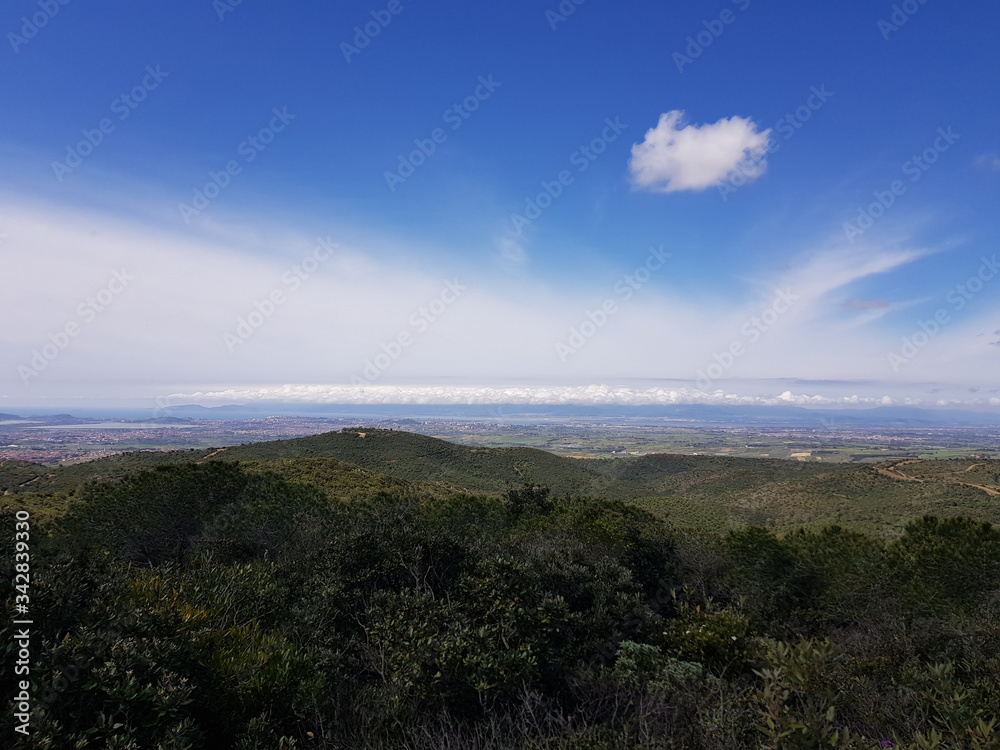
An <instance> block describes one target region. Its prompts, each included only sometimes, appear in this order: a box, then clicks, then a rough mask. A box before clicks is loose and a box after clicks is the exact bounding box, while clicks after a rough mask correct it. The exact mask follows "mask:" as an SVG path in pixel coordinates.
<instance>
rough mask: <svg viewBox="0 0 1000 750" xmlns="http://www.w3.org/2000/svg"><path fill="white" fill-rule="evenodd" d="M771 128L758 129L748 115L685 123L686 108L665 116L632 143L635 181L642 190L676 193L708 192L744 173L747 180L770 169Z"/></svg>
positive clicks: (631, 165)
mask: <svg viewBox="0 0 1000 750" xmlns="http://www.w3.org/2000/svg"><path fill="white" fill-rule="evenodd" d="M770 134H771V131H770V129H768V130H764V131H758V130H757V125H756V123H754V122H753V121H751V120H750V119H747V118H743V117H729V118H723V119H721V120H719V121H718V122H716V123H713V124H705V125H684V112H682V111H681V110H673V111H671V112H666V113H664V114H662V115H660V121H659V123H658V124H657V126H656V127H655V128H651V129H650V130H648V131H647V132H646V138H645V140H643V142H642V143H637V144H635V145H634V146H632V159H631V161H630V162H629V169H630V171H631V173H632V184H633V186H634V187H636V188H639V189H641V190H649V191H652V192H661V193H671V192H675V191H678V190H704V189H705V188H710V187H713V186H715V185H719V184H721V183H722V182H723V181H724V180H726V178H727V177H729V176H730V175H732V174H734V173H736V172H739V173H740V174H742V175H743V176H744V177H745V178H746V179H747V180H748V181H750V180H754V179H756V178H757V177H759V176H760V175H762V174H763V173H764V171H765V169H766V168H767V160H766V158H765V154H766V152H767V147H768V140H769V138H770Z"/></svg>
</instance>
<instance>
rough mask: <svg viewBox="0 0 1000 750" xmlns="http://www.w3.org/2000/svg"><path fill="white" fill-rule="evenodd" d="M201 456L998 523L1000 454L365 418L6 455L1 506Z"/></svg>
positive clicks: (452, 485)
mask: <svg viewBox="0 0 1000 750" xmlns="http://www.w3.org/2000/svg"><path fill="white" fill-rule="evenodd" d="M206 461H212V462H215V461H222V462H233V461H238V462H241V463H243V464H245V465H246V466H247V468H250V469H251V470H260V471H263V470H267V471H271V472H275V473H277V474H279V475H281V476H282V477H284V478H285V479H288V480H291V481H295V482H300V483H305V484H310V485H314V486H317V487H319V488H320V489H322V490H324V492H326V494H327V495H328V496H329V497H332V498H338V499H344V500H351V499H357V498H360V497H369V496H371V495H373V494H377V493H380V492H389V493H405V492H408V491H419V492H423V493H425V494H428V495H431V496H444V495H450V494H456V493H460V492H472V493H477V494H485V495H492V496H497V495H501V494H503V493H505V492H507V491H508V490H511V489H516V488H518V487H522V486H525V485H543V486H547V487H549V488H551V490H552V492H553V494H554V495H555V496H558V497H566V496H592V497H606V498H609V499H616V500H624V501H628V502H632V503H634V504H636V505H639V506H641V507H643V508H645V509H646V510H648V511H650V512H651V513H653V514H654V515H656V516H659V517H661V518H665V519H668V520H670V521H671V522H673V523H675V524H678V525H694V526H703V527H709V528H731V527H738V526H743V525H761V526H767V527H771V528H776V529H784V528H791V527H800V526H810V525H815V524H823V523H839V524H841V525H845V526H849V527H854V528H856V529H858V530H860V531H867V532H877V533H887V534H890V535H894V534H896V533H898V532H899V531H900V530H901V529H902V527H903V526H904V525H905V524H906V523H907V522H908V521H910V520H912V519H914V518H919V517H921V516H923V515H927V514H933V515H938V516H941V517H950V516H956V515H966V516H969V517H972V518H975V519H979V520H983V521H989V522H991V523H1000V461H978V462H973V461H971V460H956V459H952V460H937V461H930V460H927V461H905V462H887V463H883V464H864V465H859V464H829V463H818V462H816V463H811V462H810V463H803V462H797V461H787V460H781V459H754V458H732V457H724V456H687V455H676V454H652V455H646V456H630V457H623V458H618V459H607V460H589V461H585V460H579V459H571V458H562V457H559V456H556V455H554V454H551V453H548V452H545V451H541V450H537V449H533V448H477V447H468V446H462V445H456V444H454V443H449V442H446V441H444V440H439V439H436V438H432V437H426V436H424V435H417V434H414V433H409V432H402V431H394V430H373V429H346V430H342V431H340V432H328V433H324V434H321V435H314V436H310V437H304V438H296V439H292V440H277V441H271V442H265V443H253V444H247V445H240V446H233V447H229V448H221V449H208V450H196V449H193V450H185V451H170V452H134V453H125V454H120V455H116V456H111V457H107V458H101V459H97V460H95V461H90V462H86V463H80V464H73V465H68V466H60V467H56V468H52V467H45V466H39V465H36V464H30V463H26V462H3V463H0V493H2V494H3V495H4V496H6V498H5V501H4V504H5V505H8V506H9V505H12V504H14V505H17V506H18V507H30V508H38V509H47V510H48V511H50V512H53V513H59V512H61V510H63V509H64V507H65V504H66V502H67V501H68V499H70V498H72V497H73V496H75V494H76V493H77V492H78V491H79V489H80V488H81V487H82V486H83V485H84V484H85V483H87V482H94V481H97V482H102V481H114V480H118V479H121V478H123V477H125V476H127V475H130V474H132V473H134V472H136V471H139V470H142V469H150V468H154V467H157V466H163V465H167V464H190V463H195V464H198V463H203V462H206Z"/></svg>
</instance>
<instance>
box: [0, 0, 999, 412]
mask: <svg viewBox="0 0 1000 750" xmlns="http://www.w3.org/2000/svg"><path fill="white" fill-rule="evenodd" d="M567 11H572V12H567ZM998 28H1000V7H998V6H997V5H996V4H995V3H988V2H985V1H982V0H977V1H975V2H969V3H963V4H961V5H960V6H957V7H954V6H952V5H946V4H944V3H941V2H939V0H928V1H927V2H925V3H920V2H919V0H910V2H908V3H900V4H895V5H894V4H893V3H890V2H886V3H880V2H864V3H863V2H859V1H858V2H854V1H848V2H842V3H826V4H821V5H804V6H802V7H796V8H794V9H793V10H789V8H788V7H787V6H784V7H774V6H773V5H769V4H765V3H763V2H760V0H738V1H737V2H730V1H729V0H726V1H725V2H721V1H715V2H695V3H688V4H683V5H681V4H663V3H654V2H633V3H628V4H625V5H621V4H611V3H607V2H602V1H601V0H585V2H582V3H580V4H579V5H577V4H575V3H573V2H571V0H566V2H563V3H562V4H561V5H560V4H559V3H558V2H542V3H526V2H517V1H515V2H509V3H505V4H494V5H490V6H478V5H477V6H469V5H467V4H460V3H449V2H437V3H433V4H431V3H427V2H421V0H396V1H394V2H392V3H390V2H388V0H387V1H386V2H381V1H380V2H372V3H368V2H343V3H338V4H336V5H335V6H333V7H325V6H321V5H319V4H316V6H313V7H308V6H299V5H297V4H285V5H278V4H274V3H263V2H260V1H259V0H244V1H243V2H242V3H240V4H238V5H235V4H233V3H232V0H219V2H215V3H213V2H210V1H209V0H198V1H197V2H195V1H191V0H180V1H177V2H172V3H165V2H160V3H157V2H152V3H145V4H142V5H141V6H136V5H135V4H132V3H123V2H107V3H103V4H101V7H92V6H90V5H87V4H85V3H82V2H78V1H77V0H69V1H68V2H65V4H64V3H62V2H60V0H42V1H41V2H39V1H38V0H35V1H34V2H25V1H23V0H16V1H15V2H12V3H9V4H8V5H7V6H5V8H4V10H3V12H2V13H0V33H3V35H4V40H0V41H2V44H0V66H2V70H3V75H2V77H0V87H2V90H3V101H4V102H5V103H6V106H5V111H4V114H5V116H4V118H3V119H2V121H0V157H2V159H3V162H4V166H5V168H4V170H3V172H2V177H0V199H2V205H0V234H2V235H3V237H2V241H0V257H2V267H3V273H2V274H0V295H2V301H0V305H2V307H0V309H2V311H3V320H4V325H3V327H2V331H0V373H2V374H0V408H4V404H8V405H10V408H11V409H15V410H16V408H17V407H19V406H21V405H24V404H29V403H30V404H42V403H46V402H52V403H55V402H57V401H59V400H60V399H62V400H66V399H116V398H117V399H138V400H140V401H141V400H144V399H145V400H151V399H154V398H156V397H158V396H159V397H164V396H169V397H171V398H174V399H177V400H194V399H195V395H196V394H197V398H198V399H200V400H202V401H204V402H206V403H208V402H213V403H214V402H219V401H220V400H226V399H235V400H239V399H247V398H270V397H275V398H277V397H279V396H281V397H289V394H293V393H294V394H295V398H300V399H317V400H323V399H332V400H338V401H366V400H393V399H398V400H413V399H423V400H448V399H452V400H477V399H495V400H505V399H508V400H509V399H511V398H531V399H535V400H538V399H542V398H546V399H552V400H559V399H564V400H567V399H568V400H573V399H584V400H587V399H590V400H600V399H602V398H609V399H610V398H617V399H621V400H625V401H628V400H629V399H631V400H633V401H635V402H643V400H644V399H645V400H646V401H652V402H658V403H659V402H664V401H666V402H687V401H693V402H704V403H714V402H720V401H726V402H729V403H732V402H734V401H740V402H746V403H772V402H785V403H787V402H791V403H806V404H813V403H815V404H819V403H822V404H824V405H829V404H831V403H849V404H850V403H864V404H873V403H918V404H934V403H937V402H940V401H942V400H945V401H952V402H960V403H967V404H973V405H978V406H983V407H989V406H990V405H991V404H992V405H993V406H998V405H1000V392H998V391H997V390H996V388H997V387H998V386H1000V383H998V382H997V377H996V373H997V372H998V367H997V365H998V363H1000V304H998V299H1000V297H998V294H997V290H998V289H1000V271H998V270H994V269H995V260H993V259H994V257H995V254H996V253H997V251H998V247H997V237H998V236H1000V212H998V211H997V210H996V209H997V204H998V198H1000V136H998V133H1000V128H998V125H1000V96H998V93H1000V91H998V83H997V78H996V71H997V70H998V69H1000V48H998V46H997V45H996V43H995V38H996V31H997V29H998ZM358 29H359V30H360V31H358ZM366 29H367V33H366ZM372 32H377V34H372ZM88 141H90V142H89V143H88ZM95 142H96V143H95ZM206 194H207V197H199V196H206ZM553 196H554V197H553ZM539 203H541V204H543V205H542V206H541V207H540V208H539V209H537V210H536V209H535V208H534V207H535V206H538V205H539ZM115 274H117V276H116V275H115ZM994 276H997V277H998V278H996V279H994ZM91 300H92V301H91ZM587 387H591V390H589V391H587V390H586V389H587ZM602 388H603V390H602ZM456 389H457V390H456ZM511 389H521V390H511ZM532 389H534V390H532ZM539 389H547V390H539ZM581 389H583V390H581ZM608 389H618V390H617V391H614V392H615V393H616V394H617V395H615V396H609V395H607V394H609V393H610V392H611V391H609V390H608ZM582 393H586V394H587V395H586V396H582V395H581V394H582ZM525 394H528V395H525ZM595 394H596V395H595ZM601 394H604V395H603V396H602V395H601Z"/></svg>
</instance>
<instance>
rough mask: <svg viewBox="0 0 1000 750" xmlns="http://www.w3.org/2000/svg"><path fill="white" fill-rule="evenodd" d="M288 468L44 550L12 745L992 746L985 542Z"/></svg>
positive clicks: (204, 473) (231, 478)
mask: <svg viewBox="0 0 1000 750" xmlns="http://www.w3.org/2000/svg"><path fill="white" fill-rule="evenodd" d="M353 439H354V440H358V441H360V440H367V438H363V439H362V438H359V437H355V438H353ZM370 444H371V443H365V445H370ZM428 445H432V443H429V444H428ZM275 447H277V446H272V448H270V449H269V450H271V449H273V448H275ZM303 452H304V451H303ZM265 455H266V454H265ZM298 455H301V453H299V454H298ZM376 455H377V456H378V458H377V459H376V458H370V459H369V462H371V463H373V462H374V461H376V460H378V461H391V460H393V459H389V458H386V456H387V455H391V454H390V453H388V452H383V453H377V454H376ZM274 456H275V454H274V453H272V454H271V457H268V458H266V459H263V456H261V455H258V456H257V458H260V459H261V460H255V461H246V462H239V463H237V462H232V461H222V460H209V461H203V460H201V459H199V460H197V461H188V462H187V463H177V464H171V465H163V466H158V467H155V468H153V469H152V470H141V471H139V472H137V473H131V474H128V475H124V476H120V477H118V478H117V479H115V480H113V481H103V482H97V483H91V484H88V485H85V486H83V487H82V488H80V489H78V490H76V491H75V494H74V496H73V498H72V499H71V502H70V503H69V506H68V511H67V512H65V514H63V515H60V516H59V517H58V518H56V517H55V516H53V518H52V519H51V520H50V521H49V523H48V525H47V526H42V527H41V528H39V527H36V528H35V529H34V530H33V532H32V536H31V571H32V578H31V589H30V591H31V604H30V608H31V609H30V612H31V618H32V620H33V622H34V626H33V641H32V643H33V646H32V657H31V658H32V664H33V671H32V675H33V680H34V683H33V685H34V698H33V700H34V703H33V710H34V714H33V718H32V732H33V733H32V734H31V735H30V737H29V738H27V739H26V738H23V737H20V736H14V738H13V739H12V740H10V743H9V744H7V745H6V746H13V747H18V748H29V747H31V748H137V749H138V748H160V747H162V748H213V749H214V748H293V747H297V748H318V749H319V748H322V749H326V748H337V749H340V748H343V749H345V750H346V749H347V748H362V749H365V750H368V749H371V750H376V749H382V748H386V749H387V748H442V749H443V748H484V749H485V748H490V749H496V750H500V749H501V748H504V749H506V748H525V749H526V750H527V749H529V748H531V749H535V748H537V749H542V748H545V749H549V750H569V749H571V748H572V749H579V750H583V749H585V748H586V749H587V750H625V749H627V748H636V749H638V748H642V749H643V750H660V749H666V748H720V749H721V748H727V749H728V748H818V747H831V748H876V747H889V746H897V747H902V748H912V749H914V750H917V749H920V750H923V749H925V748H975V749H977V750H982V749H984V748H997V747H998V740H997V737H998V734H1000V733H998V731H997V725H996V716H997V713H998V711H997V707H998V706H1000V681H998V678H997V675H998V673H1000V618H998V615H1000V583H998V581H1000V533H998V531H997V530H996V529H994V528H992V527H991V526H989V525H988V524H983V523H980V522H976V521H972V520H965V519H960V518H959V519H950V520H938V519H935V518H924V519H916V520H914V521H913V522H912V523H910V524H908V525H907V526H906V528H905V529H904V530H903V532H902V534H901V535H899V536H898V537H897V538H895V539H892V540H890V541H886V540H883V539H880V538H873V537H869V536H864V535H861V534H857V533H852V532H849V531H845V530H843V529H841V528H838V527H829V528H823V529H818V530H815V531H800V532H794V533H790V534H787V535H785V536H776V535H775V534H774V533H772V532H769V531H767V530H765V529H761V528H743V529H738V530H733V531H730V532H723V533H715V532H710V531H704V530H700V531H699V530H691V529H686V528H683V527H679V526H677V525H673V524H670V523H664V522H662V521H660V520H658V519H657V518H656V517H654V516H652V515H650V514H647V513H645V512H643V511H642V510H639V509H638V508H635V507H631V506H629V505H626V504H623V503H621V502H619V501H613V500H598V499H587V498H584V497H572V496H569V495H566V496H563V497H561V498H555V497H553V495H552V494H551V493H549V492H548V491H547V490H546V489H544V488H542V487H539V486H524V487H522V488H519V489H515V490H510V491H507V492H506V493H503V494H500V495H489V496H477V495H475V494H469V493H464V492H462V491H460V490H458V489H456V488H454V487H450V486H447V485H430V484H424V483H421V482H411V481H407V480H402V479H398V478H393V477H389V476H386V475H382V474H378V473H375V472H372V471H370V470H367V469H361V468H358V467H356V466H351V465H348V464H343V463H340V462H339V461H337V460H335V459H330V458H323V457H319V456H315V455H313V456H311V457H309V458H297V459H289V460H287V461H285V460H283V459H279V458H276V457H274ZM502 457H503V458H506V457H504V456H502ZM355 458H358V459H359V460H360V456H359V455H358V454H355ZM419 458H420V459H421V460H424V459H423V457H419ZM468 460H470V461H471V460H473V459H468ZM475 460H481V459H475ZM274 469H279V470H281V473H280V474H279V473H278V472H276V471H274ZM14 470H15V471H22V470H24V467H20V466H19V467H14ZM586 471H590V470H589V469H586ZM447 474H448V473H447V472H446V471H444V470H442V472H441V473H440V476H446V475H447ZM105 476H106V475H105ZM22 497H33V498H35V501H36V502H41V500H40V498H39V497H38V496H22V495H12V496H9V497H8V501H11V500H13V501H18V500H19V499H22ZM64 499H65V498H64ZM22 517H23V516H22ZM3 522H4V523H5V524H7V528H13V523H14V518H13V515H12V512H11V511H10V510H8V511H5V517H4V518H3ZM11 586H12V582H11V580H10V579H8V578H5V579H4V581H3V587H4V589H5V591H4V596H5V599H7V600H11V599H12V598H13V593H14V591H13V590H12V589H11ZM9 622H10V619H7V620H5V621H4V624H3V626H2V630H3V632H2V635H3V637H4V639H5V642H7V643H10V642H11V639H12V636H13V626H12V625H10V624H9ZM11 663H12V662H11V660H5V661H4V666H3V669H4V670H5V671H6V672H7V673H6V674H4V680H3V684H4V685H12V684H13V679H12V677H13V675H11V674H9V671H10V669H11ZM11 696H12V693H8V694H7V700H9V699H10V697H11ZM7 705H8V707H10V705H11V704H10V703H8V704H7ZM10 713H11V712H10V711H8V715H10ZM8 726H10V725H9V724H8ZM5 731H9V730H5ZM10 736H11V735H8V737H10ZM5 742H6V741H5Z"/></svg>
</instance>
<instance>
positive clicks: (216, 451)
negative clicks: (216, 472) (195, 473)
mask: <svg viewBox="0 0 1000 750" xmlns="http://www.w3.org/2000/svg"><path fill="white" fill-rule="evenodd" d="M224 450H225V448H219V449H218V450H215V451H212V452H211V453H209V454H208V455H207V456H205V457H204V458H203V459H201V461H195V462H194V463H195V466H201V465H202V464H203V463H205V462H206V461H207V460H208V459H210V458H211V457H212V456H214V455H215V454H216V453H222V451H224Z"/></svg>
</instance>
